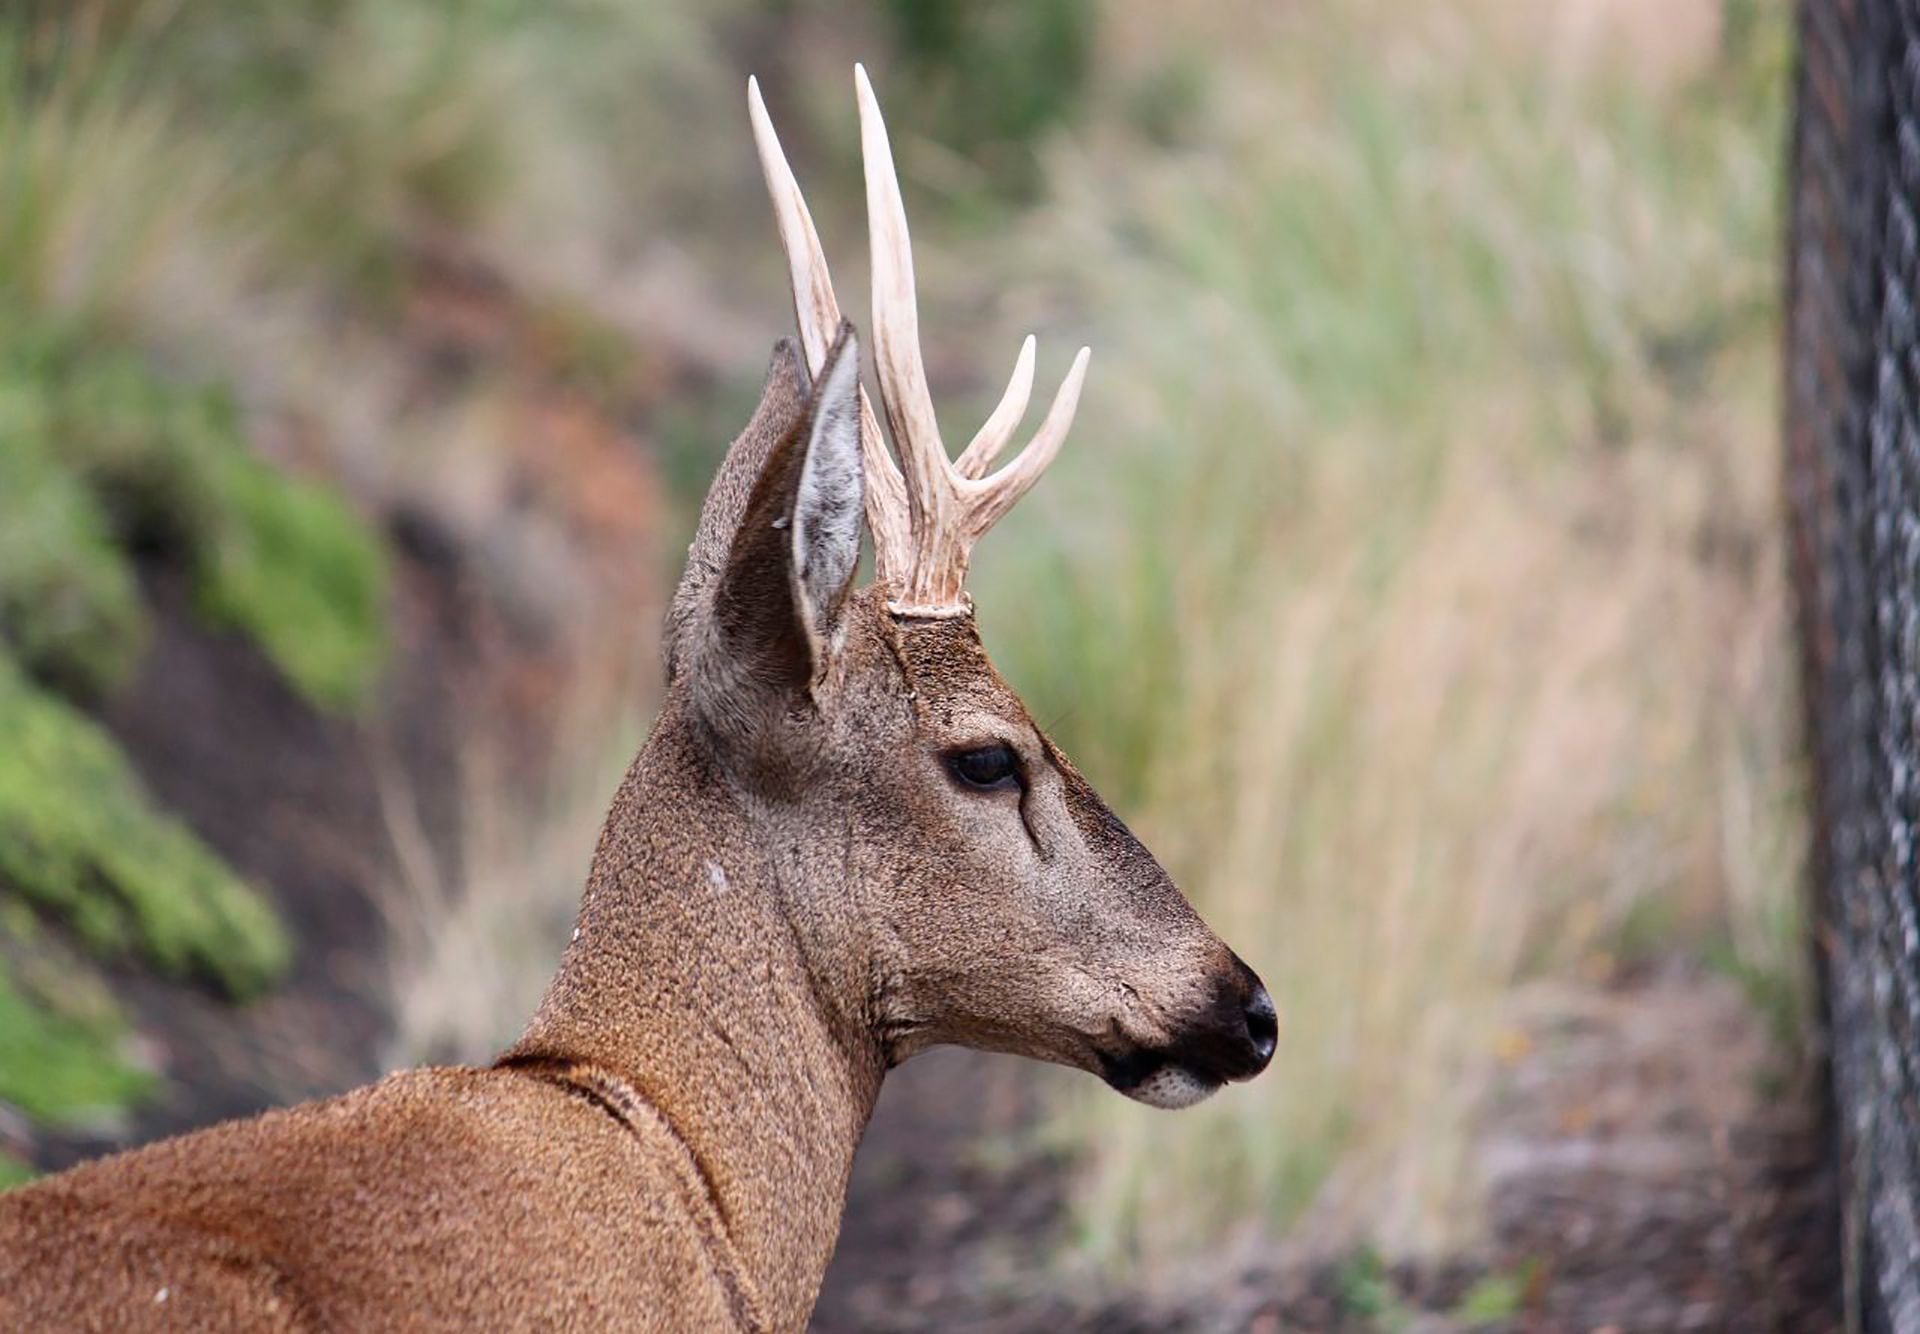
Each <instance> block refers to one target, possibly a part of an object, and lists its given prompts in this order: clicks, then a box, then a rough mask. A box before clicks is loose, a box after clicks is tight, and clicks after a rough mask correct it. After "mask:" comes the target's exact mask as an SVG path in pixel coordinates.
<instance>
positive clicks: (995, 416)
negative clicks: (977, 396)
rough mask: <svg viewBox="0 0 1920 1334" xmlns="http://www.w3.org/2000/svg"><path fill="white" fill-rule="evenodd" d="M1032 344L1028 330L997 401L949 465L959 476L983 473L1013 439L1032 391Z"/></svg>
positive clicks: (975, 476)
mask: <svg viewBox="0 0 1920 1334" xmlns="http://www.w3.org/2000/svg"><path fill="white" fill-rule="evenodd" d="M1033 348H1034V340H1033V335H1032V334H1028V335H1027V341H1026V342H1024V343H1022V344H1020V355H1019V357H1018V358H1017V359H1016V360H1015V361H1014V363H1013V378H1012V379H1011V380H1009V381H1007V392H1006V393H1005V394H1003V395H1001V397H1000V405H999V406H998V407H996V408H995V409H994V410H993V411H992V412H991V413H990V414H989V415H988V417H987V419H986V421H985V422H983V423H981V426H980V430H979V431H978V432H977V433H975V435H974V437H973V439H971V440H969V441H968V442H967V447H966V448H965V449H963V450H961V451H960V458H959V460H958V461H957V462H956V463H955V464H954V465H953V467H954V471H955V472H957V473H959V474H960V475H961V476H962V477H966V478H969V479H975V478H980V477H984V476H986V474H987V469H988V468H989V467H991V466H992V464H993V461H994V460H995V459H996V458H998V457H999V456H1000V451H1001V450H1003V449H1005V448H1006V447H1007V441H1009V440H1011V439H1013V432H1014V429H1015V428H1016V427H1018V426H1019V425H1020V419H1021V418H1022V417H1024V416H1026V415H1027V399H1028V397H1030V396H1031V395H1032V393H1033Z"/></svg>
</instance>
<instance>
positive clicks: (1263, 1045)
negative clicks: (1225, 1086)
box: [1246, 982, 1280, 1075]
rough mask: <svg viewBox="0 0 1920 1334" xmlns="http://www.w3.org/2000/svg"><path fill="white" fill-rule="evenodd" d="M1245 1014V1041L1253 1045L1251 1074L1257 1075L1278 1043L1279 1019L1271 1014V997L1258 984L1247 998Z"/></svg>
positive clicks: (1265, 1065) (1270, 1057) (1256, 983)
mask: <svg viewBox="0 0 1920 1334" xmlns="http://www.w3.org/2000/svg"><path fill="white" fill-rule="evenodd" d="M1246 1014H1247V1040H1248V1041H1249V1042H1251V1043H1252V1044H1253V1059H1254V1061H1255V1062H1256V1064H1255V1065H1254V1067H1253V1073H1254V1074H1256V1075H1257V1074H1259V1073H1260V1072H1261V1071H1262V1070H1264V1069H1266V1068H1267V1062H1268V1061H1271V1060H1272V1059H1273V1049H1274V1048H1275V1047H1276V1046H1278V1045H1279V1042H1280V1017H1279V1016H1278V1015H1276V1014H1275V1013H1274V1012H1273V997H1271V996H1269V995H1268V994H1267V989H1266V988H1265V987H1263V986H1261V985H1260V983H1258V982H1255V983H1254V984H1253V991H1252V992H1251V993H1250V994H1249V995H1248V996H1247V1006H1246Z"/></svg>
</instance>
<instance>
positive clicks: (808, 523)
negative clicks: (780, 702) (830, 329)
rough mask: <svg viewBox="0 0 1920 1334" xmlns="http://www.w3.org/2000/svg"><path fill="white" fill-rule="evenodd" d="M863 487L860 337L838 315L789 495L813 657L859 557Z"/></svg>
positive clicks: (797, 603) (799, 605) (796, 578)
mask: <svg viewBox="0 0 1920 1334" xmlns="http://www.w3.org/2000/svg"><path fill="white" fill-rule="evenodd" d="M865 487H866V475H865V471H864V465H863V464H862V461H861V457H860V340H859V338H857V337H856V336H855V335H854V332H853V325H852V324H850V323H848V322H847V321H844V320H843V321H841V324H840V336H839V337H838V338H837V339H835V340H834V344H833V347H832V348H831V349H830V350H829V351H828V353H827V361H826V364H825V365H824V366H822V367H821V368H820V379H819V381H818V382H817V383H816V384H815V386H814V391H813V401H812V406H811V411H810V412H809V413H808V414H807V447H806V455H805V457H804V458H803V459H802V461H801V464H800V482H799V485H798V487H797V488H796V489H795V492H794V497H793V511H792V524H791V531H792V533H793V553H792V575H793V601H794V607H795V609H796V610H797V612H798V613H799V616H800V619H801V621H802V622H803V624H804V626H805V629H806V631H807V637H808V639H809V640H810V641H811V643H812V645H813V649H814V656H815V657H816V658H818V657H819V656H820V654H821V653H822V652H823V651H824V643H825V641H826V640H827V639H828V637H829V636H831V634H832V633H833V627H834V623H835V622H836V621H837V620H838V619H839V617H840V608H841V605H842V604H843V603H844V602H845V601H846V597H847V590H848V589H849V588H850V587H851V586H852V584H853V571H854V567H855V566H856V565H858V564H859V563H860V523H861V519H862V517H863V515H864V514H865V508H866V507H865V501H866V490H865ZM816 665H817V664H816Z"/></svg>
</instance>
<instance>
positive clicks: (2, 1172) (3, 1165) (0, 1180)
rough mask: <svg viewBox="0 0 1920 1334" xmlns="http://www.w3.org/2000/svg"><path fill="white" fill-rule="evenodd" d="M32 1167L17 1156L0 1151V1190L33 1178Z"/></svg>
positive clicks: (19, 1184) (24, 1182) (8, 1188)
mask: <svg viewBox="0 0 1920 1334" xmlns="http://www.w3.org/2000/svg"><path fill="white" fill-rule="evenodd" d="M33 1175H34V1173H33V1169H32V1168H31V1167H28V1166H27V1165H26V1164H25V1163H23V1162H21V1161H20V1160H19V1159H18V1158H14V1157H10V1156H9V1155H7V1154H4V1153H0V1190H11V1189H13V1188H14V1187H15V1186H24V1185H26V1184H27V1182H29V1181H31V1180H33Z"/></svg>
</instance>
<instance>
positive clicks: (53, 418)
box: [0, 318, 387, 710]
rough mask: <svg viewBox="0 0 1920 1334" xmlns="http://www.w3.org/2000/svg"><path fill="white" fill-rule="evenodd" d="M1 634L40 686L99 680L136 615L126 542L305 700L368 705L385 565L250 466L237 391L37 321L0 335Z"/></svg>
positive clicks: (365, 534)
mask: <svg viewBox="0 0 1920 1334" xmlns="http://www.w3.org/2000/svg"><path fill="white" fill-rule="evenodd" d="M0 428H10V429H8V439H9V442H10V447H9V450H8V457H7V458H6V459H5V460H0V524H4V526H5V528H6V531H5V532H0V634H4V635H5V637H6V638H7V639H8V640H9V641H10V642H11V643H12V644H13V645H14V651H15V653H16V654H17V655H18V657H19V658H20V659H21V661H23V662H24V663H25V664H26V666H27V667H28V668H29V670H31V671H32V672H33V673H34V674H35V675H38V676H41V677H43V678H46V679H50V680H53V681H55V682H57V683H58V684H60V685H62V686H63V687H66V688H68V689H75V690H77V691H78V692H79V693H94V692H98V691H100V690H102V689H105V688H107V687H110V686H111V685H112V684H113V683H114V682H115V681H116V680H118V679H119V678H120V676H121V675H123V674H124V672H125V671H126V669H127V668H128V667H129V666H130V665H131V662H132V660H133V658H134V656H135V655H136V654H137V652H138V649H139V645H140V642H141V639H140V629H141V618H140V612H139V605H138V600H137V596H136V593H137V589H136V587H135V580H134V578H133V571H132V567H131V565H130V564H129V562H128V559H127V557H126V555H125V554H124V553H125V549H127V548H143V549H150V550H151V549H157V550H161V551H165V552H169V553H172V554H173V555H175V556H177V557H179V558H182V559H183V560H184V561H185V562H186V563H187V564H188V565H189V566H190V567H191V569H192V571H193V575H194V581H195V587H196V592H197V595H198V600H199V604H200V607H201V609H202V611H203V612H204V613H205V614H206V615H207V616H208V618H209V619H210V620H212V621H214V622H215V623H217V624H221V625H225V626H228V627H231V628H233V629H235V630H238V631H240V632H241V633H243V634H245V635H247V636H248V637H249V638H251V639H253V640H254V641H255V642H256V643H258V644H259V645H260V647H261V648H262V649H263V650H264V651H265V652H266V654H267V656H268V657H270V658H271V659H272V660H273V662H274V665H275V666H276V667H278V668H279V669H280V671H281V672H282V674H284V675H285V676H286V677H287V679H288V680H289V681H291V682H292V683H293V685H294V686H295V687H296V688H297V689H298V690H299V691H300V692H301V693H302V694H303V695H305V696H306V697H307V698H308V699H309V700H311V701H312V702H313V703H315V704H316V705H318V706H320V707H322V708H326V709H333V710H346V709H350V708H351V707H353V706H354V705H356V704H357V703H359V702H360V701H361V700H362V699H364V698H365V696H366V692H367V689H368V687H369V686H370V685H371V683H372V681H373V679H374V677H375V675H376V674H377V672H378V670H379V667H380V663H381V659H382V656H383V653H384V649H385V635H384V630H385V621H384V610H385V603H386V584H387V580H386V564H385V555H384V549H383V548H382V547H381V545H380V542H379V539H378V538H377V537H376V536H375V535H374V534H373V533H371V532H369V531H368V530H367V529H366V528H365V526H364V525H363V524H361V523H360V521H359V520H358V519H357V517H356V516H355V515H354V514H353V512H352V511H351V510H350V509H349V508H348V507H347V506H346V504H345V503H344V502H343V501H341V500H340V499H339V498H337V497H336V496H334V495H333V494H332V493H330V492H328V491H326V490H325V489H323V488H321V487H319V486H317V485H314V484H312V483H309V482H304V481H300V480H298V479H294V478H289V477H286V476H284V475H282V474H281V473H279V472H278V471H276V470H275V469H273V468H271V467H269V466H268V465H267V464H265V463H262V462H260V461H259V460H258V459H256V458H255V457H254V456H253V454H252V452H251V450H250V448H249V445H248V443H247V440H246V437H245V435H244V433H243V432H242V430H241V427H240V423H239V421H238V419H237V414H236V413H235V411H234V407H233V403H232V400H231V397H230V396H229V395H228V394H227V393H226V392H225V391H223V390H221V389H219V388H218V387H213V386H206V385H193V384H179V383H175V382H173V381H170V380H168V379H165V378H163V377H162V376H160V375H158V374H156V373H155V372H154V371H153V370H152V369H151V368H150V367H149V366H148V365H147V364H146V362H145V361H144V360H142V359H141V358H140V357H138V356H137V355H135V354H134V353H132V352H130V351H127V350H124V349H116V348H111V347H108V348H99V347H95V346H90V345H88V344H86V343H84V342H82V341H81V340H80V339H78V338H76V337H72V336H69V335H67V334H66V333H65V332H64V331H58V330H49V329H47V328H44V327H42V326H41V325H38V324H36V323H35V322H34V321H33V320H32V319H30V318H29V319H17V318H16V320H15V323H14V326H13V329H12V331H11V333H10V334H9V335H6V336H4V342H0Z"/></svg>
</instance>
